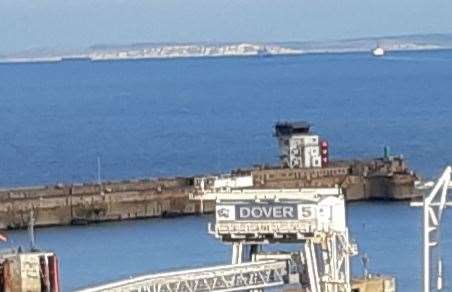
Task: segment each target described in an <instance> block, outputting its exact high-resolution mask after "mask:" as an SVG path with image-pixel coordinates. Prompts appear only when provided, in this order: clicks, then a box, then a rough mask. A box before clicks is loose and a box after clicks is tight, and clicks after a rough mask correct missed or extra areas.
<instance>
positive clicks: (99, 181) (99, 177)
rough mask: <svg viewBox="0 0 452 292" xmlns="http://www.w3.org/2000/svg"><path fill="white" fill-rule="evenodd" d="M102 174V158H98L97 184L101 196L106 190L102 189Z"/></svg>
mask: <svg viewBox="0 0 452 292" xmlns="http://www.w3.org/2000/svg"><path fill="white" fill-rule="evenodd" d="M100 172H101V165H100V157H99V156H97V184H98V185H99V189H100V194H101V195H103V194H104V190H103V189H102V180H101V176H100Z"/></svg>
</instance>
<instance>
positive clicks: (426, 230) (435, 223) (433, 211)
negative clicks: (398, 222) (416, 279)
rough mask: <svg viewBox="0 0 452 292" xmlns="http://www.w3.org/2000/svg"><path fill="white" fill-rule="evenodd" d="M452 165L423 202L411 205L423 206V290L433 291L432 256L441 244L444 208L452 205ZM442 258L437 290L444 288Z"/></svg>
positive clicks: (438, 270) (438, 264) (439, 265)
mask: <svg viewBox="0 0 452 292" xmlns="http://www.w3.org/2000/svg"><path fill="white" fill-rule="evenodd" d="M451 175H452V167H451V166H448V167H446V169H445V170H444V172H443V174H442V175H441V177H440V178H439V179H438V181H437V182H436V184H435V185H434V187H433V189H432V190H431V191H430V193H429V194H428V195H426V196H424V200H423V202H422V203H420V204H419V203H412V204H411V206H415V207H419V206H421V207H423V261H424V263H423V291H424V292H430V291H431V280H432V279H431V278H432V273H431V270H432V267H431V257H432V250H433V248H435V247H437V246H438V244H439V240H440V238H439V228H440V224H441V218H442V215H443V212H444V209H445V208H446V207H447V206H451V205H452V201H448V192H449V189H450V188H452V183H451ZM442 277H443V275H442V260H441V258H438V259H437V287H436V290H437V291H441V290H442V288H443V287H442V286H443V285H442Z"/></svg>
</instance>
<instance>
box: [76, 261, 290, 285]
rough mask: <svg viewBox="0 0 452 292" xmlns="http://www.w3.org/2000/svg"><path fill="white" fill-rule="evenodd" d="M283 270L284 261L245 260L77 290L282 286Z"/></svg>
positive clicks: (284, 266)
mask: <svg viewBox="0 0 452 292" xmlns="http://www.w3.org/2000/svg"><path fill="white" fill-rule="evenodd" d="M286 274H287V263H286V261H262V262H248V263H243V264H237V265H224V266H215V267H206V268H199V269H191V270H182V271H177V272H169V273H159V274H151V275H145V276H140V277H134V278H130V279H127V280H122V281H117V282H112V283H109V284H105V285H100V286H96V287H91V288H86V289H82V290H78V292H101V291H111V292H119V291H121V292H132V291H134V292H141V291H149V292H163V291H165V292H183V291H184V292H185V291H192V292H197V291H215V292H219V291H221V292H227V291H242V290H250V289H263V288H270V287H276V286H281V285H283V284H284V278H283V277H284V276H285V275H286Z"/></svg>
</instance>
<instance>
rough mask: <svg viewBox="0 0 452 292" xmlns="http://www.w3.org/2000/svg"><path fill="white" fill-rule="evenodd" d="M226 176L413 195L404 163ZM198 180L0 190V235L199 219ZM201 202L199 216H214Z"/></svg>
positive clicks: (359, 196)
mask: <svg viewBox="0 0 452 292" xmlns="http://www.w3.org/2000/svg"><path fill="white" fill-rule="evenodd" d="M231 175H233V176H234V175H235V176H238V175H251V176H252V177H253V188H303V187H335V186H339V187H342V189H343V192H344V194H345V196H346V199H347V200H348V201H356V200H408V199H412V198H415V197H417V196H418V194H416V192H415V188H414V181H415V180H416V176H415V175H414V174H412V173H410V172H408V171H407V169H406V167H405V165H404V163H403V161H377V160H372V161H370V162H356V161H353V162H350V161H349V162H337V163H332V164H331V165H330V166H328V167H324V168H297V169H290V168H279V167H254V168H252V169H245V170H236V171H233V172H232V173H231ZM200 178H202V177H176V178H163V179H144V180H133V181H116V182H103V183H102V184H96V183H88V184H71V185H61V184H59V185H55V186H43V187H29V188H13V189H3V190H0V229H18V228H26V227H27V226H28V224H29V222H30V218H31V216H33V218H34V221H35V226H51V225H69V224H88V223H92V222H103V221H114V220H128V219H137V218H150V217H173V216H183V215H193V214H199V213H200V205H199V202H198V201H191V200H189V194H190V193H196V192H197V191H199V185H198V184H197V182H199V181H200ZM214 207H215V206H214V203H213V202H204V204H203V212H205V213H209V212H212V211H213V210H214Z"/></svg>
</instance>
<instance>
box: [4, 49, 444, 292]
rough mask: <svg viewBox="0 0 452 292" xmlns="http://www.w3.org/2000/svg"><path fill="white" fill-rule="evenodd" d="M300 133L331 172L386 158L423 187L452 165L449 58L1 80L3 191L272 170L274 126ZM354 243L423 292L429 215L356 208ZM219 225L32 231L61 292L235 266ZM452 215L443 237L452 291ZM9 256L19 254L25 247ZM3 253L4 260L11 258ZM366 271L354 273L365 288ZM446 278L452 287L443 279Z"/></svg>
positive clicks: (139, 64) (226, 63)
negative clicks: (403, 165)
mask: <svg viewBox="0 0 452 292" xmlns="http://www.w3.org/2000/svg"><path fill="white" fill-rule="evenodd" d="M280 120H307V121H310V122H311V123H312V124H313V125H314V130H315V131H316V132H317V133H318V134H320V135H321V136H322V137H323V138H325V139H327V140H328V141H329V142H330V149H331V150H330V152H331V156H332V158H335V159H342V158H371V157H376V156H381V155H382V153H383V147H384V146H389V147H390V149H391V152H392V154H393V155H403V156H404V157H405V158H406V159H407V160H408V162H409V165H410V166H411V167H412V168H413V169H414V170H415V171H416V173H418V174H419V175H420V176H422V177H426V178H434V177H436V176H438V175H439V174H440V173H441V171H442V169H443V168H444V166H445V165H447V164H451V163H452V147H451V141H452V51H431V52H427V51H426V52H400V53H389V54H388V55H387V56H385V57H383V58H374V57H372V56H370V54H364V53H362V54H358V53H354V54H351V53H350V54H318V55H315V54H312V55H302V56H281V57H269V58H259V57H250V58H248V57H243V58H210V59H202V58H191V59H173V60H141V61H115V62H90V61H66V62H61V63H41V64H0V141H1V142H0V187H9V186H23V185H42V184H55V183H72V182H85V181H94V180H95V179H96V175H97V157H99V158H100V160H101V166H102V172H101V175H102V179H103V180H110V179H111V180H114V179H127V178H138V177H140V178H145V177H159V176H180V175H193V174H203V173H217V172H224V171H228V170H231V169H234V168H239V167H247V166H251V165H254V164H262V163H270V164H276V163H278V152H277V145H276V141H275V138H274V137H273V136H272V134H273V132H272V126H273V125H274V123H275V122H277V121H280ZM348 207H349V208H348V216H349V222H350V228H351V236H352V237H353V238H354V239H355V240H356V241H357V242H358V244H359V246H360V252H361V254H364V253H366V254H367V255H368V256H369V258H370V263H369V269H370V271H371V272H374V273H386V274H393V275H395V276H396V277H397V282H398V288H399V291H408V292H409V291H419V290H420V275H421V257H420V255H421V249H420V242H421V241H420V239H421V229H420V228H421V225H420V223H421V217H420V216H421V213H420V210H418V209H415V208H411V207H409V205H408V204H407V203H377V202H372V203H369V202H363V203H353V204H349V206H348ZM209 220H212V219H211V218H210V217H208V216H207V217H186V218H178V219H150V220H139V221H128V222H117V223H105V224H98V225H91V226H88V227H53V228H43V229H39V230H38V232H37V242H38V245H39V246H41V247H43V248H48V249H53V250H55V251H56V252H57V253H58V255H59V256H60V260H61V266H62V281H63V288H64V291H70V290H72V289H74V288H76V287H82V286H86V285H89V284H91V283H99V282H103V281H108V280H112V279H118V278H121V277H128V276H129V275H131V274H137V273H144V272H154V271H161V270H168V269H174V268H178V267H192V266H202V265H207V264H214V263H220V264H221V263H227V262H229V256H230V248H229V247H228V246H224V245H222V244H221V243H220V242H217V241H216V240H215V239H214V238H212V237H210V236H209V235H208V234H207V227H206V225H207V222H208V221H209ZM451 220H452V212H448V210H446V213H445V218H444V225H443V226H442V237H443V240H442V248H441V249H440V253H441V254H442V256H443V258H444V262H445V265H446V267H445V273H446V276H445V277H446V287H447V288H448V289H452V252H451V251H450V250H451V245H452V231H451V229H450V227H451V224H450V222H451ZM8 235H9V237H10V238H11V241H10V243H9V245H15V244H22V245H26V233H25V232H24V231H14V232H8ZM6 246H7V245H6ZM361 270H362V269H361V265H360V259H359V257H357V258H356V259H355V260H354V262H353V272H354V274H356V275H360V274H361V272H362V271H361ZM449 271H450V273H449Z"/></svg>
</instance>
